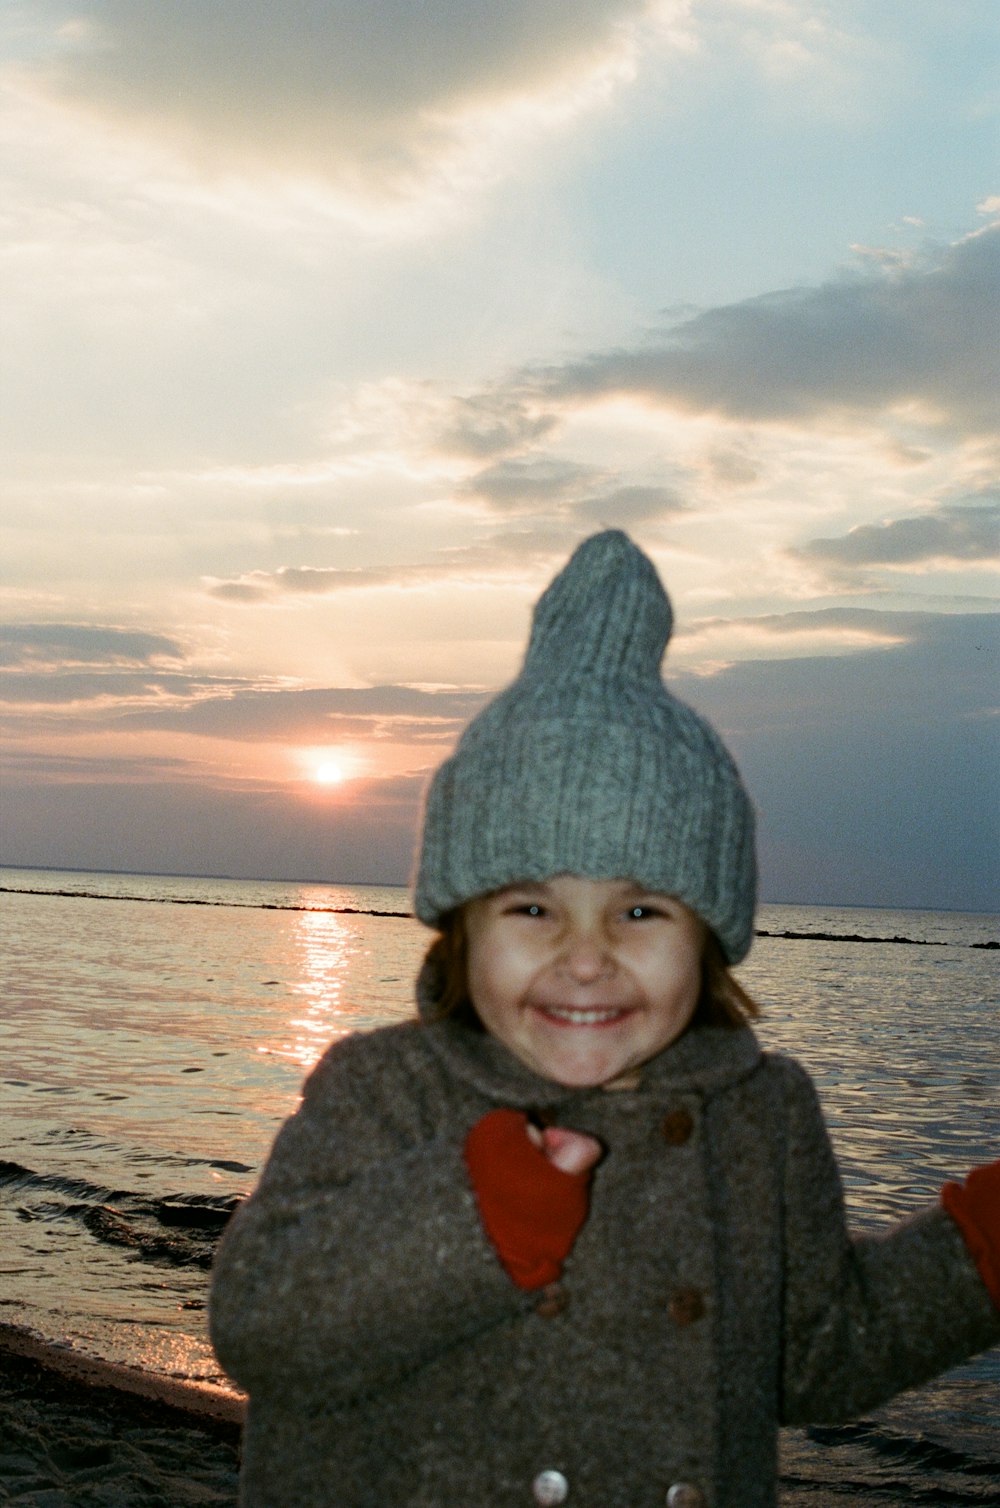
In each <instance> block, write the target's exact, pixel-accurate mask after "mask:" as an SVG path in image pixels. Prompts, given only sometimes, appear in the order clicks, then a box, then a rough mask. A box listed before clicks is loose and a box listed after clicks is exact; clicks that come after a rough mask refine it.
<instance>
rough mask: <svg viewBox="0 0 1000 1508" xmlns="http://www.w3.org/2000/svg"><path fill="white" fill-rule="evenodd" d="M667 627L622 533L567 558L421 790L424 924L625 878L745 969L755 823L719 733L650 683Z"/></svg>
mask: <svg viewBox="0 0 1000 1508" xmlns="http://www.w3.org/2000/svg"><path fill="white" fill-rule="evenodd" d="M672 626H673V614H672V612H671V609H670V603H669V601H668V599H667V595H666V593H665V592H664V590H663V587H662V586H661V584H660V579H659V577H658V576H657V574H656V570H655V567H654V566H653V564H652V562H651V561H650V560H649V559H648V558H647V557H646V556H645V555H644V554H643V553H642V551H641V550H639V549H637V548H636V546H635V545H634V544H633V543H632V541H631V540H630V539H629V538H628V536H627V535H626V534H623V533H622V532H621V531H620V530H618V529H609V530H607V531H605V532H604V533H601V534H595V535H593V536H592V537H591V538H590V539H587V540H585V541H584V543H583V544H582V545H580V547H579V548H578V549H577V551H576V552H575V554H574V555H573V556H572V558H571V560H570V561H569V563H568V564H567V565H566V566H565V568H564V569H563V570H562V571H560V573H559V575H558V576H556V578H555V579H554V581H552V582H551V584H550V585H549V587H548V588H547V590H546V591H545V592H544V593H543V594H542V596H541V598H540V599H539V601H538V604H537V606H536V608H535V613H534V618H533V622H532V629H531V639H530V642H529V644H528V652H527V654H526V656H525V660H524V665H523V667H522V669H521V673H520V675H519V676H518V677H517V679H516V680H515V681H513V682H512V683H511V685H510V686H508V687H507V689H506V690H505V691H502V692H500V694H499V695H498V696H497V697H495V698H494V700H493V701H491V702H490V703H489V704H488V705H487V706H486V707H484V708H483V710H482V712H480V713H479V714H478V715H477V716H476V717H475V718H473V720H472V722H471V723H470V724H469V725H468V727H467V728H466V730H465V732H464V734H463V735H462V738H461V740H460V741H459V744H458V746H457V748H456V750H455V752H454V754H453V755H452V756H451V758H450V759H448V760H446V761H445V763H444V764H443V765H441V767H440V768H439V769H438V771H437V773H436V774H435V776H434V779H433V781H432V782H431V786H430V790H429V791H428V795H427V804H426V809H425V812H424V828H423V841H422V845H421V853H420V862H419V867H418V872H417V879H416V891H415V896H414V904H415V908H416V912H417V915H418V916H419V917H420V918H421V920H422V921H425V922H428V923H429V924H430V925H431V926H434V925H436V924H437V923H439V922H440V920H441V918H442V917H443V916H444V915H445V913H446V912H448V911H450V910H452V909H453V908H454V907H456V906H460V905H461V904H462V903H463V902H464V901H467V900H471V899H472V897H473V896H477V895H485V894H487V893H488V892H489V891H491V890H498V889H499V888H500V887H501V886H503V885H509V884H512V883H513V882H515V881H518V880H544V879H550V878H551V877H552V876H553V875H556V874H577V875H584V876H587V877H589V878H591V879H616V878H625V877H627V878H629V879H634V880H636V881H638V883H639V884H640V885H642V886H643V887H644V888H648V889H650V890H658V891H662V892H663V893H665V894H668V895H675V896H677V897H678V899H680V900H682V901H684V902H685V904H686V905H688V906H690V907H691V909H692V910H693V911H696V912H697V913H698V915H699V916H700V917H702V918H703V920H704V921H706V922H707V923H708V924H709V926H710V927H711V928H712V930H713V932H714V933H715V934H716V936H717V937H718V939H719V942H720V943H721V944H722V948H723V951H724V953H725V955H726V957H727V959H728V960H729V962H730V963H738V962H739V961H740V959H741V958H744V957H745V956H746V954H747V952H748V950H749V947H750V942H751V938H752V936H753V914H754V900H755V892H756V863H755V857H754V821H753V811H752V808H751V806H750V801H749V798H748V796H747V793H746V791H745V790H744V788H743V785H742V783H741V781H740V777H739V772H738V771H737V769H736V766H735V765H734V763H733V761H732V759H731V758H730V756H729V754H728V753H727V751H726V749H725V747H724V745H723V743H722V741H721V739H720V738H719V736H718V734H717V733H716V732H715V731H714V729H713V728H711V727H710V726H709V724H708V723H707V722H705V720H704V718H702V717H699V715H698V714H697V713H696V712H695V711H693V710H692V708H690V707H688V706H687V705H686V704H685V703H684V702H682V701H679V700H678V698H677V697H675V696H672V695H671V693H670V692H669V691H668V690H667V689H666V687H665V686H664V684H663V681H662V680H661V678H660V661H661V660H662V658H663V652H664V650H665V648H666V645H667V640H668V639H669V638H670V630H671V628H672Z"/></svg>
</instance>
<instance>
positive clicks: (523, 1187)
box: [465, 1110, 590, 1289]
mask: <svg viewBox="0 0 1000 1508" xmlns="http://www.w3.org/2000/svg"><path fill="white" fill-rule="evenodd" d="M465 1162H466V1166H467V1168H468V1170H469V1176H470V1178H471V1179H472V1187H473V1189H474V1190H475V1193H476V1198H477V1200H478V1201H479V1215H480V1218H481V1220H482V1222H483V1226H484V1228H485V1230H486V1234H487V1235H488V1236H489V1238H490V1240H491V1241H492V1243H493V1245H494V1246H495V1247H496V1251H497V1255H498V1256H499V1258H500V1261H501V1262H502V1264H503V1266H504V1268H505V1269H506V1271H507V1273H508V1274H509V1275H510V1277H511V1278H513V1280H514V1282H515V1283H516V1284H517V1286H518V1288H526V1289H534V1288H544V1287H545V1285H546V1283H554V1282H555V1281H556V1279H557V1278H558V1277H559V1274H560V1272H561V1271H562V1264H563V1262H564V1261H565V1259H566V1257H567V1256H568V1255H569V1253H570V1250H571V1248H572V1246H573V1242H574V1241H575V1240H576V1237H577V1232H578V1231H579V1229H580V1227H581V1225H582V1224H583V1222H584V1220H585V1219H586V1218H587V1202H588V1201H587V1190H588V1185H589V1183H590V1173H589V1172H587V1173H564V1172H563V1171H562V1169H561V1168H557V1167H556V1166H555V1164H554V1163H552V1162H550V1161H549V1159H548V1158H547V1157H546V1155H545V1153H544V1152H543V1151H542V1149H541V1147H536V1146H535V1144H534V1142H532V1141H531V1140H530V1139H529V1137H528V1117H527V1116H526V1115H525V1114H524V1112H523V1111H522V1110H491V1111H490V1113H489V1115H484V1116H483V1118H482V1120H480V1121H477V1122H476V1124H475V1125H474V1126H473V1128H472V1130H471V1131H470V1132H469V1134H468V1136H467V1138H466V1142H465Z"/></svg>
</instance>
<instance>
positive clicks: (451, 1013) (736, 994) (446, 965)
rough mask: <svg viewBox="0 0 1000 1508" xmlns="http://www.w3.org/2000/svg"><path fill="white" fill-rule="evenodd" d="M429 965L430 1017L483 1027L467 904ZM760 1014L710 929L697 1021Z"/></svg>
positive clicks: (446, 923)
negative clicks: (473, 989) (470, 962)
mask: <svg viewBox="0 0 1000 1508" xmlns="http://www.w3.org/2000/svg"><path fill="white" fill-rule="evenodd" d="M424 969H425V971H426V977H427V978H428V979H429V981H430V992H431V999H432V1006H431V1010H430V1013H429V1015H430V1019H432V1020H435V1021H440V1020H443V1019H444V1018H445V1017H448V1018H449V1019H450V1020H452V1021H461V1022H462V1023H463V1024H464V1025H466V1026H473V1027H478V1028H479V1029H482V1023H481V1022H480V1020H479V1017H478V1015H477V1014H476V1008H475V1006H474V1005H473V1004H472V1000H471V999H470V997H469V987H468V971H467V969H466V936H465V921H464V918H463V916H462V909H461V907H457V908H456V909H455V910H454V911H449V912H448V914H447V915H446V916H444V917H443V918H442V920H441V926H440V930H439V932H438V935H437V937H436V938H435V939H434V941H433V942H432V943H431V945H430V947H429V948H428V950H427V956H426V958H425V960H424ZM759 1015H760V1006H759V1005H758V1004H757V1002H756V1001H755V1000H754V999H752V998H751V996H750V995H748V994H747V992H746V990H745V989H744V988H743V986H742V985H741V984H740V982H739V980H738V979H736V977H735V976H734V975H733V973H732V971H731V970H730V968H729V965H728V964H727V963H726V959H725V955H724V953H723V951H722V945H721V944H720V942H719V940H718V938H717V937H716V935H715V933H714V932H709V931H707V930H706V935H705V947H704V951H703V952H702V955H701V993H700V995H699V996H698V1004H697V1005H696V1006H695V1010H694V1015H693V1016H692V1017H691V1025H692V1026H694V1025H700V1026H724V1027H737V1026H744V1025H745V1024H746V1023H747V1021H753V1020H756V1018H757V1017H758V1016H759Z"/></svg>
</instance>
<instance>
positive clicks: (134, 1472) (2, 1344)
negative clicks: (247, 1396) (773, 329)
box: [0, 1327, 243, 1508]
mask: <svg viewBox="0 0 1000 1508" xmlns="http://www.w3.org/2000/svg"><path fill="white" fill-rule="evenodd" d="M242 1412H243V1410H242V1404H241V1403H240V1401H239V1400H238V1399H235V1398H229V1397H227V1396H226V1395H223V1394H218V1393H216V1392H214V1391H212V1390H208V1389H204V1388H199V1387H196V1386H193V1385H191V1384H185V1383H175V1382H172V1381H170V1380H169V1379H159V1378H154V1377H151V1376H149V1375H147V1374H144V1373H141V1372H136V1371H132V1370H129V1369H127V1368H123V1367H114V1366H110V1365H108V1364H106V1363H102V1362H98V1361H91V1360H89V1359H88V1358H84V1357H81V1356H79V1355H78V1354H76V1353H74V1352H71V1351H67V1350H63V1349H62V1348H60V1347H53V1346H48V1345H46V1344H45V1343H43V1342H40V1341H35V1340H34V1339H33V1338H32V1337H30V1336H26V1335H25V1334H24V1333H23V1332H19V1331H16V1330H11V1329H7V1328H4V1327H0V1503H11V1504H19V1505H23V1508H175V1505H176V1508H188V1505H190V1508H202V1505H204V1508H208V1505H213V1508H234V1505H235V1503H236V1496H237V1476H238V1472H239V1438H240V1427H241V1426H240V1420H241V1418H242Z"/></svg>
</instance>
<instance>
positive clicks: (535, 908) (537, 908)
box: [507, 901, 545, 916]
mask: <svg viewBox="0 0 1000 1508" xmlns="http://www.w3.org/2000/svg"><path fill="white" fill-rule="evenodd" d="M507 915H508V916H544V915H545V907H544V906H543V905H541V904H540V902H538V901H513V902H512V903H511V905H509V906H508V907H507Z"/></svg>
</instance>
